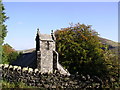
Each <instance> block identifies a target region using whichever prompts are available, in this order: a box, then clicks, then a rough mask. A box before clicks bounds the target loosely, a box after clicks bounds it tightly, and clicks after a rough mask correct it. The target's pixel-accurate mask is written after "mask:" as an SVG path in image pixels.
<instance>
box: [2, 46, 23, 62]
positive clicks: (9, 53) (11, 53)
mask: <svg viewBox="0 0 120 90" xmlns="http://www.w3.org/2000/svg"><path fill="white" fill-rule="evenodd" d="M2 48H3V54H2V63H3V64H9V63H11V62H12V61H14V60H16V59H17V58H18V57H19V56H20V55H21V54H22V53H18V52H17V51H15V50H14V49H13V48H12V47H11V46H10V45H9V44H4V45H3V46H2Z"/></svg>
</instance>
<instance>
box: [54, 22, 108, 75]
mask: <svg viewBox="0 0 120 90" xmlns="http://www.w3.org/2000/svg"><path fill="white" fill-rule="evenodd" d="M55 35H56V39H57V41H56V47H57V51H58V53H59V55H60V57H59V59H60V60H59V61H60V63H61V64H62V65H63V66H64V67H65V68H67V69H68V71H69V72H70V73H71V74H75V73H76V72H78V73H79V74H81V73H82V74H84V75H86V74H89V75H91V76H92V75H97V76H100V77H104V76H106V75H108V73H109V71H108V68H107V62H106V59H105V55H104V53H105V50H103V49H102V48H103V47H104V48H107V47H106V46H104V45H102V43H101V42H100V41H99V37H98V35H99V34H98V33H97V32H96V31H94V30H92V28H91V26H90V25H84V24H79V23H78V24H75V25H72V26H70V27H68V28H62V29H61V30H57V31H56V32H55Z"/></svg>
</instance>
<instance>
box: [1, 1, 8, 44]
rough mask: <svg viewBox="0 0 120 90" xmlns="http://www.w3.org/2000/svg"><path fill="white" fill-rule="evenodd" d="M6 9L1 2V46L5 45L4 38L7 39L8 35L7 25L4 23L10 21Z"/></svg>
mask: <svg viewBox="0 0 120 90" xmlns="http://www.w3.org/2000/svg"><path fill="white" fill-rule="evenodd" d="M4 10H5V8H4V6H3V4H2V2H1V1H0V18H1V20H0V30H1V32H0V37H1V38H2V40H1V41H0V44H2V43H3V40H4V38H5V37H6V34H7V28H6V27H7V25H5V24H4V22H5V21H6V20H7V19H8V17H7V16H6V13H5V12H4Z"/></svg>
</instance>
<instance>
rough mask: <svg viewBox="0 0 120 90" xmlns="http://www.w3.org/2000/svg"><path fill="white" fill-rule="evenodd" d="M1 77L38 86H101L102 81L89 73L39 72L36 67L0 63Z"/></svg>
mask: <svg viewBox="0 0 120 90" xmlns="http://www.w3.org/2000/svg"><path fill="white" fill-rule="evenodd" d="M0 70H1V71H2V73H1V77H2V78H3V79H5V80H7V81H8V82H24V83H26V84H27V85H29V86H35V87H38V88H101V87H102V81H101V80H100V79H99V78H98V77H96V76H94V77H90V76H89V75H87V76H83V75H78V74H76V75H70V76H67V75H62V74H60V73H59V71H55V73H41V72H40V71H39V70H38V69H32V68H28V67H24V68H22V67H20V66H12V65H8V64H0Z"/></svg>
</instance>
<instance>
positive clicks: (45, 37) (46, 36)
mask: <svg viewBox="0 0 120 90" xmlns="http://www.w3.org/2000/svg"><path fill="white" fill-rule="evenodd" d="M40 40H45V41H53V39H52V37H51V35H48V34H40Z"/></svg>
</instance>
